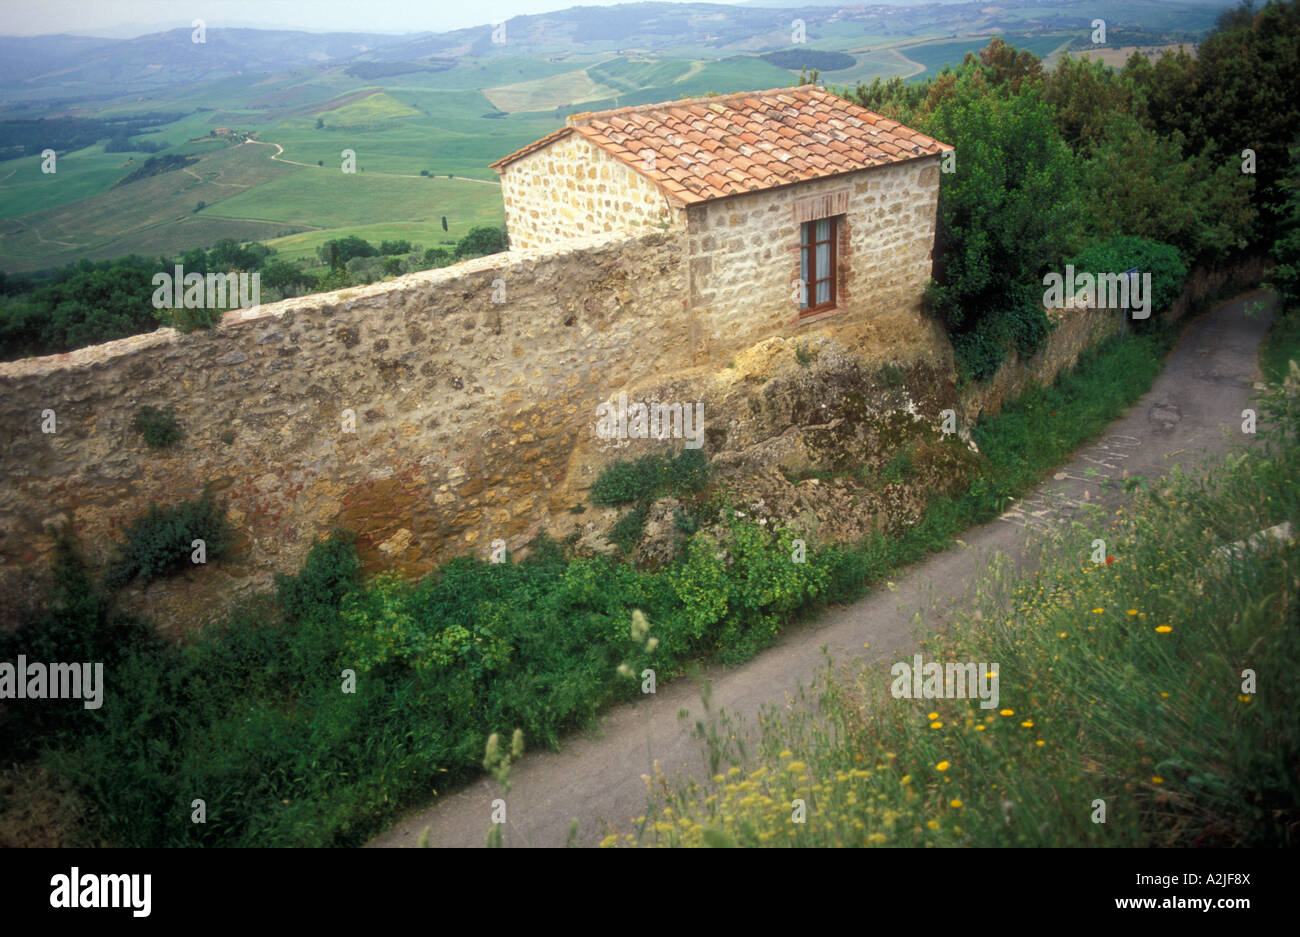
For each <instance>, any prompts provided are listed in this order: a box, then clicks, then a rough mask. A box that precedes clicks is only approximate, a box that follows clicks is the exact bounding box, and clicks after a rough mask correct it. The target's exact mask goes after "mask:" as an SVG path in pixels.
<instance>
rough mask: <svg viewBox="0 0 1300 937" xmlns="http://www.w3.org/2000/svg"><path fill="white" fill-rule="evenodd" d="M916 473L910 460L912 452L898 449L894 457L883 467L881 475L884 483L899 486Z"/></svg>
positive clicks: (914, 466)
mask: <svg viewBox="0 0 1300 937" xmlns="http://www.w3.org/2000/svg"><path fill="white" fill-rule="evenodd" d="M915 473H916V465H915V463H914V462H913V460H912V451H911V450H910V449H900V450H898V452H896V453H894V457H893V458H892V459H890V460H889V462H888V463H887V464H886V465H885V468H884V471H883V472H882V473H881V474H882V475H883V476H884V477H885V481H888V482H893V483H894V484H899V483H901V482H904V481H906V480H907V479H909V478H911V477H912V476H913V475H914V474H915Z"/></svg>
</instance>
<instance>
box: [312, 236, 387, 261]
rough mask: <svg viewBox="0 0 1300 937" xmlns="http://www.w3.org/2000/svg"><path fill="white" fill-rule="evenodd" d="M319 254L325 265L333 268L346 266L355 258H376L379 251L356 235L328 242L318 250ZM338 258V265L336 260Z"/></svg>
mask: <svg viewBox="0 0 1300 937" xmlns="http://www.w3.org/2000/svg"><path fill="white" fill-rule="evenodd" d="M316 252H317V254H318V255H319V256H320V259H321V261H322V262H324V263H328V264H330V265H331V266H337V265H339V264H346V263H347V262H348V261H349V260H352V259H353V258H354V257H376V256H378V254H379V251H377V250H376V249H375V246H374V245H373V244H371V243H370V242H369V241H367V240H364V239H363V238H359V237H357V236H356V235H348V236H347V237H344V238H336V239H335V240H332V241H326V242H325V243H324V244H322V245H321V246H320V247H318V248H317V249H316ZM336 257H337V263H336V260H335V258H336Z"/></svg>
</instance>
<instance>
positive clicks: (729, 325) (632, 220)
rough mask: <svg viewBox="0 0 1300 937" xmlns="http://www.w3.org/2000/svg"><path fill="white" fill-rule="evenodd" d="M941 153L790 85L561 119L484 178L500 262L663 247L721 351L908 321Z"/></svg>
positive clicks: (924, 266) (886, 123) (701, 336)
mask: <svg viewBox="0 0 1300 937" xmlns="http://www.w3.org/2000/svg"><path fill="white" fill-rule="evenodd" d="M951 149H952V148H951V147H950V146H948V145H947V144H944V143H940V142H939V141H937V140H933V139H931V138H930V137H927V136H925V135H923V134H920V133H917V132H916V131H914V130H911V129H909V128H907V127H904V126H902V125H901V124H899V123H897V122H895V121H892V120H887V119H886V118H884V117H881V116H880V115H878V114H874V113H872V112H871V111H868V110H866V109H864V108H861V107H858V106H857V105H855V104H852V103H850V102H849V101H846V100H845V99H843V98H841V97H839V96H837V95H834V94H831V93H829V92H827V91H825V90H823V89H822V88H819V87H817V86H816V85H804V86H802V87H798V88H779V89H775V90H772V91H758V92H746V93H742V94H732V95H726V96H720V97H708V98H697V99H694V100H684V101H673V102H668V103H664V104H653V105H644V106H640V107H627V108H621V109H618V110H611V111H602V112H599V113H587V114H575V115H573V116H572V117H570V118H569V119H568V122H567V123H566V125H565V126H564V127H562V128H560V129H559V130H557V131H555V132H554V133H552V134H549V135H548V136H545V137H543V138H542V139H540V140H538V141H536V142H534V143H532V144H529V145H528V146H526V147H524V148H523V149H520V150H518V151H516V152H514V153H511V154H510V155H509V156H506V157H504V158H502V159H500V160H498V161H497V162H495V163H493V164H492V166H493V168H494V169H495V170H496V171H497V172H498V173H499V174H500V176H501V183H502V189H503V193H504V197H505V209H506V223H507V227H508V228H509V232H510V242H511V247H512V248H514V249H520V248H523V249H527V248H546V247H552V246H558V245H560V244H561V243H563V242H565V241H567V240H569V239H572V238H575V237H582V236H588V235H593V234H599V233H602V232H618V231H626V232H627V233H629V234H636V233H641V232H644V231H646V230H648V229H653V228H655V227H658V228H661V229H664V230H666V231H669V232H672V233H674V234H676V235H677V236H678V237H680V239H681V243H682V246H683V251H684V254H685V259H686V270H687V281H688V282H687V289H686V295H684V296H683V298H682V307H683V311H684V312H685V313H686V314H687V316H688V321H689V325H690V327H691V329H692V334H693V336H695V337H696V338H697V339H698V340H699V344H700V345H701V346H704V347H707V346H710V345H714V344H716V343H719V340H720V339H721V340H722V341H721V344H725V345H730V346H733V347H734V346H735V344H737V343H741V344H743V343H745V342H749V341H758V340H761V339H762V338H763V337H765V336H768V335H774V334H781V333H782V332H784V331H786V330H788V329H790V328H793V327H798V326H801V325H804V324H806V323H810V322H814V321H821V320H824V319H827V318H829V317H834V318H835V319H837V320H845V319H859V318H863V317H874V316H876V315H878V314H881V313H892V312H914V311H917V310H919V308H920V302H921V295H922V291H923V290H924V287H925V284H926V281H927V280H928V279H929V277H930V274H931V267H932V261H931V251H932V249H933V245H934V233H935V218H936V211H937V204H938V194H939V163H940V159H941V157H942V154H943V153H944V152H945V151H948V150H951ZM704 357H706V358H707V354H705V355H704Z"/></svg>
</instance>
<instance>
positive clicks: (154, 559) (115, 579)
mask: <svg viewBox="0 0 1300 937" xmlns="http://www.w3.org/2000/svg"><path fill="white" fill-rule="evenodd" d="M225 515H226V512H225V508H224V507H222V506H220V505H218V504H217V502H216V500H215V499H214V498H213V497H212V493H211V492H210V491H209V490H208V489H207V488H204V490H203V494H202V495H201V496H199V497H198V498H194V499H193V500H190V501H182V502H181V503H180V504H177V505H175V506H173V507H169V508H161V507H159V506H158V505H157V504H151V505H150V506H149V510H148V511H147V512H146V513H145V514H143V515H141V516H140V517H138V518H136V519H135V520H134V521H132V522H131V524H130V525H128V526H127V528H126V529H125V530H124V531H123V536H124V537H125V543H123V544H122V545H120V546H119V547H118V551H117V556H116V558H115V559H114V560H113V562H112V563H111V564H110V565H109V569H108V573H107V575H106V578H105V584H106V585H108V587H109V588H112V589H118V588H121V587H122V586H124V585H126V584H127V583H128V582H130V581H131V580H133V579H136V578H140V579H142V580H143V581H144V582H146V583H147V582H150V581H152V580H154V579H157V578H158V577H159V576H164V575H167V574H169V573H174V572H176V571H178V570H180V569H184V568H185V567H187V566H189V565H190V564H191V562H192V560H191V555H192V553H193V550H194V547H193V542H194V541H195V540H202V541H203V542H204V550H205V553H206V558H207V559H208V560H212V559H215V558H217V557H219V556H220V555H221V554H222V553H224V552H225V550H226V548H227V547H229V545H230V540H231V531H230V527H229V525H228V524H227V523H226V516H225Z"/></svg>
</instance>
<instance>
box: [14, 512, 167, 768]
mask: <svg viewBox="0 0 1300 937" xmlns="http://www.w3.org/2000/svg"><path fill="white" fill-rule="evenodd" d="M159 646H160V644H159V640H158V637H157V634H156V632H155V631H154V629H153V628H152V627H151V626H150V625H148V624H147V623H144V622H139V621H136V620H134V619H132V618H130V617H128V616H126V615H123V614H122V613H120V612H118V611H116V610H115V609H114V608H113V602H112V600H111V598H110V597H109V596H108V595H106V594H105V593H104V592H103V591H102V590H101V589H100V587H99V585H98V583H96V582H95V581H94V579H93V578H92V577H91V575H90V573H89V571H88V570H87V568H86V564H85V561H84V560H83V558H82V555H81V552H80V550H79V548H78V545H77V543H76V541H75V540H74V539H73V538H72V536H71V534H70V532H68V531H66V530H64V531H61V532H60V533H59V534H58V535H57V536H56V538H55V559H54V564H53V568H52V576H51V580H50V584H49V585H48V587H47V588H46V593H45V597H44V601H43V603H42V604H41V606H40V607H39V608H38V609H33V610H31V611H30V612H27V613H22V614H20V616H19V621H18V628H17V629H15V630H6V631H3V632H0V661H7V662H11V663H12V662H14V661H16V660H17V658H18V655H19V654H23V655H26V657H27V659H28V660H29V661H41V662H46V663H48V662H51V661H59V662H64V663H74V662H76V663H81V662H88V663H92V664H93V663H102V664H103V665H104V682H105V684H108V685H111V684H112V683H113V682H114V681H115V680H116V679H117V669H118V666H119V664H120V663H121V661H123V660H124V659H126V658H128V657H130V656H132V655H136V656H141V657H150V656H151V655H153V654H154V653H156V651H157V649H158V647H159ZM89 713H90V711H89V710H87V709H86V708H85V706H84V701H83V700H82V699H68V700H46V701H45V702H44V703H42V704H41V705H26V706H22V705H18V706H14V705H10V706H7V707H5V711H4V712H3V714H0V757H3V758H5V759H9V758H17V757H21V756H25V755H30V754H32V753H34V752H36V751H38V750H39V749H41V748H45V747H49V746H53V745H56V744H59V743H62V742H65V741H68V740H69V739H71V738H75V737H79V736H81V735H84V734H85V733H86V732H87V731H89V730H91V729H92V728H93V727H94V723H93V720H92V719H91V718H90V717H89Z"/></svg>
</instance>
